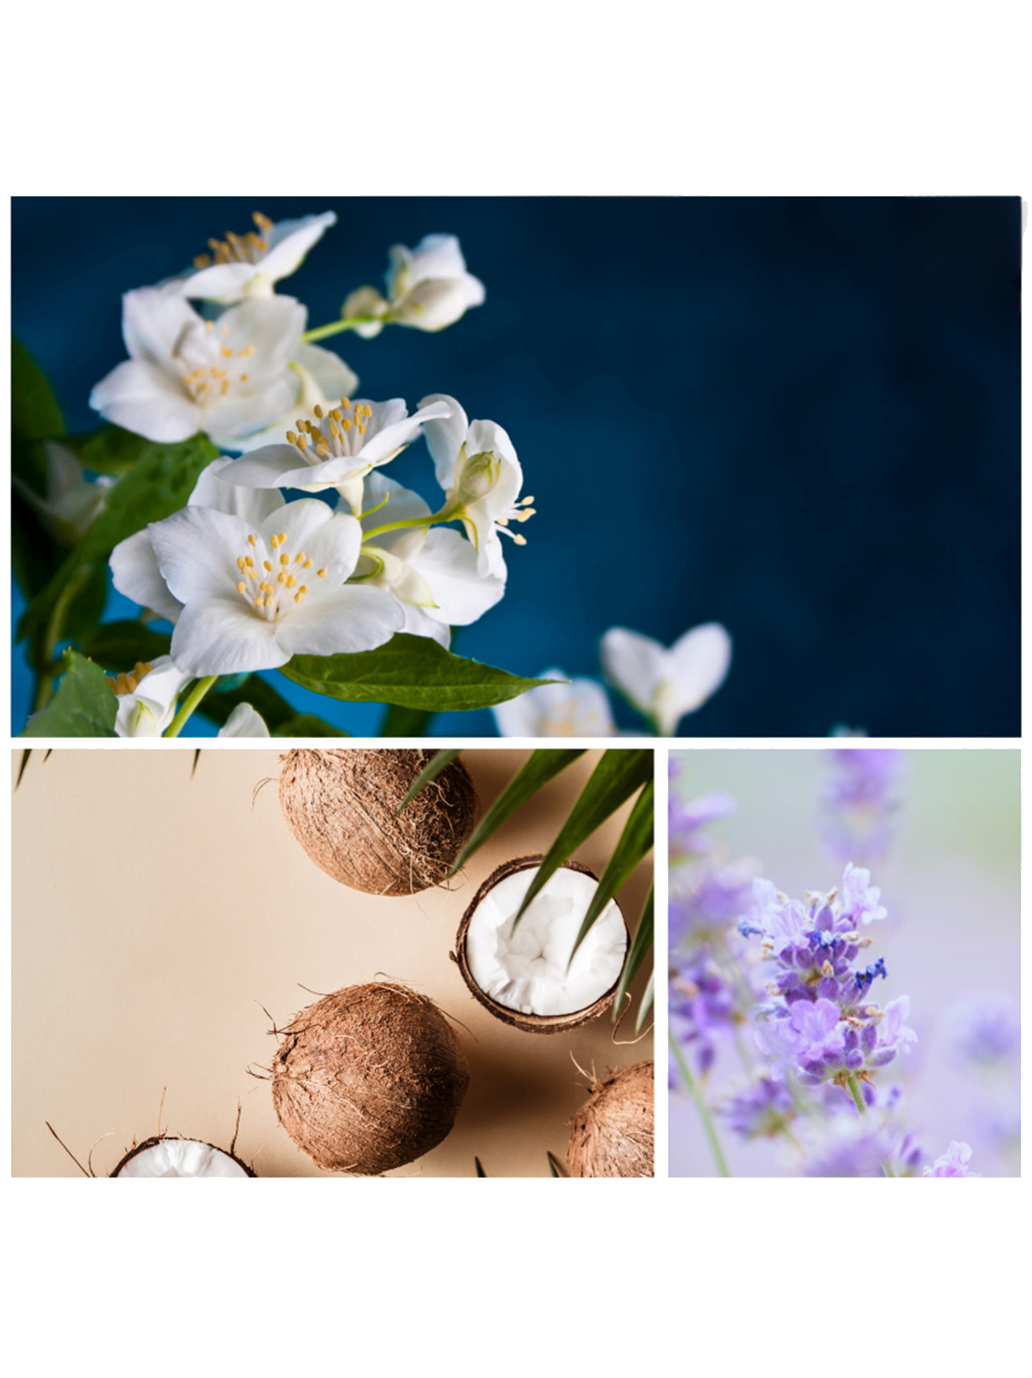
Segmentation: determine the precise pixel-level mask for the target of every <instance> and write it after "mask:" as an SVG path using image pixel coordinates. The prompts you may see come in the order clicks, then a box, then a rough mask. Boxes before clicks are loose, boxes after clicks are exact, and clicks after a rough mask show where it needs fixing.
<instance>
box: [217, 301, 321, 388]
mask: <svg viewBox="0 0 1032 1378" xmlns="http://www.w3.org/2000/svg"><path fill="white" fill-rule="evenodd" d="M307 320H308V312H307V310H306V309H305V307H303V306H302V305H301V303H300V302H299V301H295V300H294V298H293V297H283V296H273V297H260V298H256V299H254V300H252V301H243V302H241V303H240V305H239V306H231V307H230V308H229V310H228V311H226V312H224V313H223V314H222V315H221V316H220V317H219V331H220V333H221V332H222V327H223V326H225V341H226V345H227V347H228V348H230V349H233V350H239V349H246V348H247V347H248V346H249V345H251V346H253V347H254V356H253V357H254V361H255V368H254V370H253V371H254V372H255V373H256V374H260V375H266V376H268V375H276V374H280V373H282V372H283V371H284V370H285V369H286V368H287V366H288V365H289V363H290V361H291V359H293V357H294V355H295V353H296V351H297V348H298V346H299V345H300V343H301V336H302V335H303V334H304V329H305V322H306V321H307Z"/></svg>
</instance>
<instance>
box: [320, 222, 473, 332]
mask: <svg viewBox="0 0 1032 1378" xmlns="http://www.w3.org/2000/svg"><path fill="white" fill-rule="evenodd" d="M388 253H389V257H390V267H389V268H388V270H387V297H386V298H384V297H382V296H381V295H380V293H379V292H377V290H376V289H375V287H359V288H358V290H357V291H355V292H352V293H351V295H350V296H349V297H348V299H347V301H346V302H345V303H344V306H343V307H342V309H341V315H342V316H343V317H344V318H345V319H353V318H354V317H356V316H373V317H378V318H379V319H375V320H372V321H366V322H365V323H364V324H362V325H359V326H356V327H355V329H356V330H357V332H358V334H360V335H364V336H366V337H367V338H371V337H372V336H374V335H378V334H379V333H380V331H381V330H382V329H383V326H384V323H385V322H386V321H394V322H395V323H396V324H398V325H411V326H414V327H415V328H416V329H417V330H443V329H444V328H445V326H448V325H454V323H455V322H456V321H457V320H458V319H459V318H460V317H461V316H463V315H465V313H466V311H468V310H469V308H470V307H471V306H480V305H482V304H483V301H484V296H485V292H484V284H483V283H482V282H481V281H480V280H479V278H475V277H473V275H472V274H471V273H467V272H466V260H465V259H464V258H463V256H462V249H461V248H460V247H459V241H458V239H456V237H455V235H453V234H428V235H426V236H425V237H424V238H423V239H422V240H420V242H419V243H418V244H417V245H416V247H415V248H414V249H407V248H406V247H405V245H404V244H395V245H394V246H393V248H391V249H390V250H389V251H388Z"/></svg>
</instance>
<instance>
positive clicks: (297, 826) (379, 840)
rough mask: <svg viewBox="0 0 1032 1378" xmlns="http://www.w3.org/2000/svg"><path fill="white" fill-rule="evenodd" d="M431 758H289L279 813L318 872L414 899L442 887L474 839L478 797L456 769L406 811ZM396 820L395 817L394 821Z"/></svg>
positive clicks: (455, 765) (355, 754)
mask: <svg viewBox="0 0 1032 1378" xmlns="http://www.w3.org/2000/svg"><path fill="white" fill-rule="evenodd" d="M430 756H431V753H430V752H428V751H390V750H386V751H365V750H362V749H360V748H355V749H352V750H347V749H342V750H338V751H304V750H298V751H288V752H287V753H286V755H285V756H284V757H283V758H282V760H283V771H282V774H281V775H280V805H281V807H282V809H283V816H284V818H286V820H287V823H288V824H289V825H290V829H291V831H292V832H293V834H294V836H295V837H296V838H297V840H298V842H300V843H301V846H302V847H304V849H305V851H306V852H307V853H308V855H309V856H310V857H311V858H312V860H313V861H314V862H315V864H316V865H317V866H318V867H320V868H321V869H322V870H323V871H325V872H326V874H327V875H328V876H332V877H333V878H334V880H339V881H340V882H341V884H342V885H348V886H350V887H351V889H353V890H364V891H365V892H366V893H367V894H370V895H411V894H414V893H415V892H416V891H418V890H426V889H428V888H429V887H430V886H431V885H439V884H440V883H441V881H443V880H444V879H445V878H446V877H447V875H448V872H449V871H450V870H451V868H452V865H453V864H454V862H455V858H456V857H457V856H458V854H459V852H460V851H461V849H462V847H463V845H464V843H465V842H466V841H467V840H468V839H469V836H470V834H471V833H472V831H473V825H474V823H475V821H476V813H477V795H476V790H475V789H474V788H473V781H472V780H471V779H470V777H469V772H468V771H467V770H466V767H465V766H464V765H463V764H462V763H461V761H457V760H456V761H451V762H449V764H448V765H447V766H446V767H445V768H444V770H442V771H441V773H440V775H438V776H437V777H436V779H434V780H432V781H431V782H430V784H429V785H427V786H426V788H425V789H423V790H421V791H420V793H419V794H417V795H416V797H415V799H413V800H412V801H411V803H409V804H407V805H406V807H405V808H404V810H403V811H402V812H401V813H400V814H397V809H398V806H399V804H400V803H401V801H402V800H403V799H404V797H405V795H406V794H407V793H408V790H409V788H410V787H411V786H412V784H413V783H414V781H415V779H416V776H417V775H418V774H419V772H420V771H421V770H422V769H423V768H424V766H425V765H426V764H427V762H428V761H429V760H430ZM395 815H397V816H395Z"/></svg>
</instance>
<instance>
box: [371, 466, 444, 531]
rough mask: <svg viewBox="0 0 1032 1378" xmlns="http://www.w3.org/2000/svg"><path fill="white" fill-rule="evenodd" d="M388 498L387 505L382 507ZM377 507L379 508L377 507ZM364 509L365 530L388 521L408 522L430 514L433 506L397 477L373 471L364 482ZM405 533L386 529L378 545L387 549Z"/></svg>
mask: <svg viewBox="0 0 1032 1378" xmlns="http://www.w3.org/2000/svg"><path fill="white" fill-rule="evenodd" d="M385 499H386V504H385V505H384V506H381V504H382V503H384V500H385ZM374 509H376V510H374ZM362 510H363V511H364V512H367V513H368V514H369V515H368V516H366V517H364V518H363V519H362V530H363V531H373V530H375V528H376V527H378V526H385V525H386V524H387V523H388V522H407V521H412V520H413V519H415V518H418V517H428V516H429V515H430V508H429V507H428V506H427V504H426V503H425V502H424V501H423V499H422V498H421V497H420V496H419V494H418V493H413V491H412V489H411V488H403V487H402V486H401V484H400V483H398V482H397V480H396V479H392V478H387V476H386V475H385V474H381V473H379V472H378V471H377V470H374V471H373V472H372V473H371V474H369V475H368V476H367V478H366V481H365V487H364V489H363V492H362ZM404 534H405V533H404V532H394V531H389V532H386V533H385V534H384V535H383V536H380V537H378V538H377V544H378V545H386V546H387V547H388V548H389V547H390V546H391V545H393V544H394V543H395V540H396V539H397V538H399V537H400V536H402V535H404Z"/></svg>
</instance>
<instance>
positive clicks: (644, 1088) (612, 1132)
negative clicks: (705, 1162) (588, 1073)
mask: <svg viewBox="0 0 1032 1378" xmlns="http://www.w3.org/2000/svg"><path fill="white" fill-rule="evenodd" d="M654 1139H655V1073H654V1070H653V1064H652V1063H651V1062H636V1063H635V1064H634V1066H633V1067H625V1068H624V1069H623V1071H622V1072H617V1073H616V1074H615V1075H614V1076H611V1077H610V1078H609V1080H608V1081H599V1082H596V1083H595V1085H594V1086H593V1087H592V1091H591V1095H590V1096H589V1097H588V1099H587V1100H586V1101H585V1102H584V1104H583V1105H582V1106H581V1108H580V1109H579V1110H578V1111H577V1114H576V1115H575V1116H574V1119H573V1123H572V1127H571V1129H570V1143H569V1147H568V1148H567V1150H566V1164H567V1167H568V1168H569V1169H570V1176H571V1177H651V1176H652V1175H653V1171H654V1167H653V1153H654V1147H653V1146H654Z"/></svg>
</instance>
